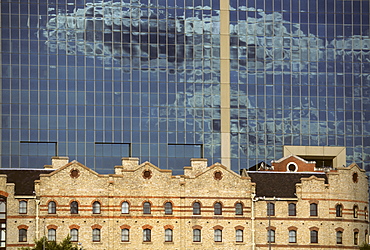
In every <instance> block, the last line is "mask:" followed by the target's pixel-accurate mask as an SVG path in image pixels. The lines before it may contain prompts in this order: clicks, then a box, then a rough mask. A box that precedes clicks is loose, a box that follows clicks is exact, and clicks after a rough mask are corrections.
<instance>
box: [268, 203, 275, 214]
mask: <svg viewBox="0 0 370 250" xmlns="http://www.w3.org/2000/svg"><path fill="white" fill-rule="evenodd" d="M267 215H268V216H275V204H274V203H272V202H269V203H267Z"/></svg>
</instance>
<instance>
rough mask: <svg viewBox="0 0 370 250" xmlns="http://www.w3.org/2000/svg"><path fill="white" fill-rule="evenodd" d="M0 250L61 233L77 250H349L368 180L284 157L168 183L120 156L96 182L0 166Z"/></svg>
mask: <svg viewBox="0 0 370 250" xmlns="http://www.w3.org/2000/svg"><path fill="white" fill-rule="evenodd" d="M0 196H1V198H0V220H1V221H0V222H1V223H0V225H1V229H0V230H1V233H0V249H5V247H6V248H7V249H17V248H18V247H21V246H32V244H33V241H34V239H35V238H40V237H42V236H44V235H45V236H46V237H48V238H49V240H57V241H60V240H62V239H63V238H65V237H66V236H67V235H68V234H69V235H71V236H72V241H74V242H75V243H76V244H79V245H80V246H81V247H83V249H268V248H269V247H271V249H307V248H314V249H338V248H340V249H356V248H358V245H360V244H361V243H363V242H365V241H367V239H368V179H367V176H366V174H365V171H364V170H362V169H360V168H359V167H358V166H357V165H356V164H352V165H350V166H348V167H338V168H335V169H322V168H317V167H316V165H315V162H309V161H305V160H303V159H302V158H299V157H297V156H293V155H291V156H287V157H284V158H282V159H280V160H279V161H274V162H272V164H271V166H269V165H264V166H260V167H258V168H256V169H255V171H247V170H243V171H242V172H241V175H239V174H236V173H235V172H233V171H231V170H229V169H227V168H226V167H224V166H223V165H221V164H218V163H216V164H214V165H212V166H207V161H206V160H205V159H192V160H191V166H190V167H185V168H184V174H183V175H178V176H173V175H172V172H171V171H170V170H163V169H160V168H158V167H157V166H154V165H153V164H151V163H149V162H144V163H142V164H139V160H138V159H137V158H123V159H122V165H120V166H116V167H115V170H114V174H109V175H100V174H98V173H96V172H94V171H92V170H91V169H89V168H88V167H86V166H84V165H83V164H81V163H79V162H76V161H72V162H69V159H68V158H67V157H54V158H53V159H52V165H51V166H45V169H43V170H35V169H33V170H29V169H27V170H26V169H21V170H19V169H17V170H15V169H0Z"/></svg>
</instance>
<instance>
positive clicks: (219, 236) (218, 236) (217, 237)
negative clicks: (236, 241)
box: [214, 229, 222, 242]
mask: <svg viewBox="0 0 370 250" xmlns="http://www.w3.org/2000/svg"><path fill="white" fill-rule="evenodd" d="M214 234H215V236H214V238H215V242H222V230H221V229H216V230H215V232H214Z"/></svg>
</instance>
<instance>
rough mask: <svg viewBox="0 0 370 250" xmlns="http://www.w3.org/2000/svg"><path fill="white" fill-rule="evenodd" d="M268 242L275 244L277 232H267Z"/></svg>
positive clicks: (270, 230) (271, 230)
mask: <svg viewBox="0 0 370 250" xmlns="http://www.w3.org/2000/svg"><path fill="white" fill-rule="evenodd" d="M267 242H269V243H275V230H273V229H269V230H268V231H267Z"/></svg>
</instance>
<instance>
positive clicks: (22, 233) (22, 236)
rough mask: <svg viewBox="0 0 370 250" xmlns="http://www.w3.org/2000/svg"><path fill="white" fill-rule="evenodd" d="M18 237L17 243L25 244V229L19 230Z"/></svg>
mask: <svg viewBox="0 0 370 250" xmlns="http://www.w3.org/2000/svg"><path fill="white" fill-rule="evenodd" d="M18 232H19V235H18V236H19V237H18V241H19V242H26V241H27V229H19V231H18Z"/></svg>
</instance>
